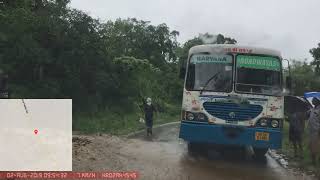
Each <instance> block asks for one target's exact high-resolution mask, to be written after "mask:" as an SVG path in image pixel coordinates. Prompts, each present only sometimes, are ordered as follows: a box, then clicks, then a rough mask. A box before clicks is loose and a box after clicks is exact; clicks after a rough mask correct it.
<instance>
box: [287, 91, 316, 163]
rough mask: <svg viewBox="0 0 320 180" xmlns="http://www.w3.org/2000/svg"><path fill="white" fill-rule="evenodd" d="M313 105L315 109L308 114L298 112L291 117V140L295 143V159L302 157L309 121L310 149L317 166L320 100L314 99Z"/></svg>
mask: <svg viewBox="0 0 320 180" xmlns="http://www.w3.org/2000/svg"><path fill="white" fill-rule="evenodd" d="M312 104H313V105H314V107H313V108H311V109H310V110H309V111H307V112H301V111H300V112H299V111H297V112H295V113H292V114H290V115H289V122H290V126H289V140H290V141H291V142H292V143H293V147H294V154H295V157H302V154H303V146H302V143H303V134H304V129H305V120H306V119H307V120H308V124H307V131H308V132H307V135H308V148H309V150H310V154H311V159H312V163H313V164H316V161H317V158H319V161H320V155H319V153H320V98H317V97H314V98H313V99H312Z"/></svg>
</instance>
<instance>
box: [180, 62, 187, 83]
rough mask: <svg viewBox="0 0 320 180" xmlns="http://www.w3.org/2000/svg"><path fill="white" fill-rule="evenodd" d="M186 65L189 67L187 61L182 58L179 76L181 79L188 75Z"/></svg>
mask: <svg viewBox="0 0 320 180" xmlns="http://www.w3.org/2000/svg"><path fill="white" fill-rule="evenodd" d="M186 67H187V64H186V61H185V60H182V62H181V65H180V73H179V77H180V78H181V79H184V77H185V75H186Z"/></svg>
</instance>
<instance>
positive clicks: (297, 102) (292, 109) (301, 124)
mask: <svg viewBox="0 0 320 180" xmlns="http://www.w3.org/2000/svg"><path fill="white" fill-rule="evenodd" d="M284 105H285V111H286V114H287V116H288V120H289V141H290V142H291V143H292V144H293V148H294V156H295V157H300V158H301V157H302V155H303V146H302V144H303V134H304V129H305V121H306V120H307V111H308V110H309V109H310V105H309V104H308V103H307V101H306V100H305V99H303V98H301V97H298V96H285V104H284Z"/></svg>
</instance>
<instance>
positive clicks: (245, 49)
mask: <svg viewBox="0 0 320 180" xmlns="http://www.w3.org/2000/svg"><path fill="white" fill-rule="evenodd" d="M203 52H209V53H224V52H225V53H228V52H231V53H247V54H263V55H271V56H277V57H281V53H280V51H277V50H273V49H267V48H261V47H253V46H240V45H235V44H206V45H198V46H194V47H192V48H191V49H190V50H189V55H190V54H195V53H203Z"/></svg>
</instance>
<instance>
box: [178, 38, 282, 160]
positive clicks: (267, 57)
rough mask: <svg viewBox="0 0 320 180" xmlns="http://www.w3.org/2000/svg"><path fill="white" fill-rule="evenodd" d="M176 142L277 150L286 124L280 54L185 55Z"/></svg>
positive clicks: (234, 49)
mask: <svg viewBox="0 0 320 180" xmlns="http://www.w3.org/2000/svg"><path fill="white" fill-rule="evenodd" d="M182 72H183V76H184V78H185V82H184V89H183V100H182V116H181V126H180V132H179V137H180V138H182V139H184V140H185V141H187V142H188V150H189V151H193V150H194V149H195V148H196V146H198V145H199V144H203V143H206V144H215V145H232V146H234V145H236V146H252V147H253V150H254V152H255V154H256V155H257V156H264V154H265V153H266V152H267V150H268V149H269V148H271V149H278V148H281V142H282V141H281V139H282V132H281V130H282V125H283V119H284V97H283V85H282V82H283V81H282V76H283V75H282V58H281V55H280V52H279V51H276V50H272V49H265V48H257V47H249V46H238V45H231V44H220V45H199V46H194V47H192V48H191V49H190V50H189V55H188V60H187V62H186V65H185V71H182Z"/></svg>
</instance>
